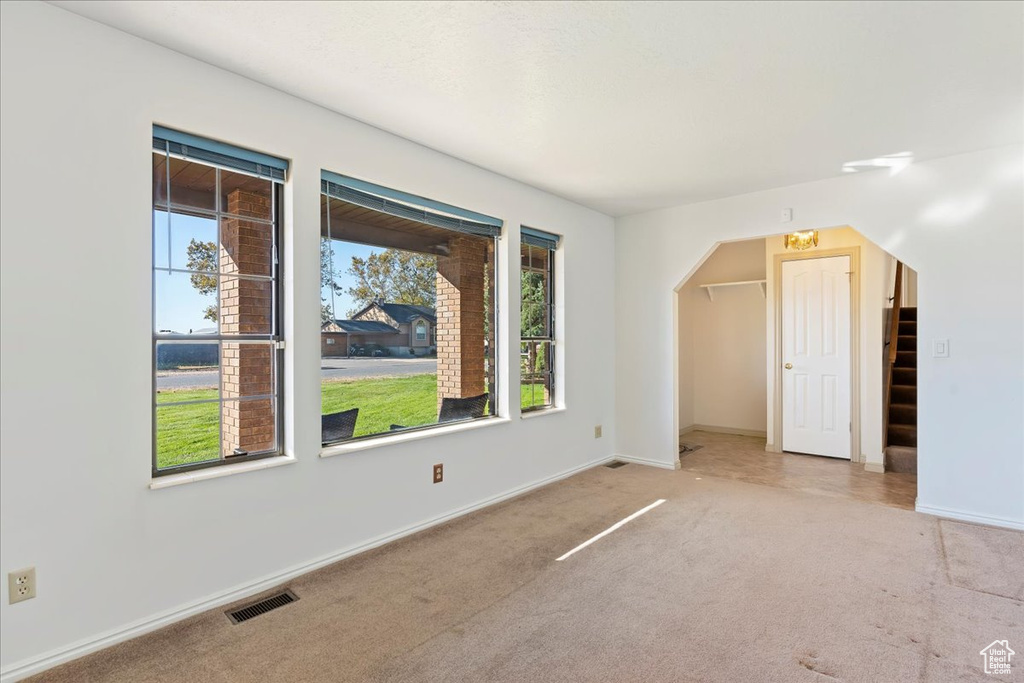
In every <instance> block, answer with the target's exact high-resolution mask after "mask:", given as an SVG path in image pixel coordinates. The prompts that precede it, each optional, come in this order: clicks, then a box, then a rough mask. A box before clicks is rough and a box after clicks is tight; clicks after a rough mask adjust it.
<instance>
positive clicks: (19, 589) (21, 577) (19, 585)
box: [7, 567, 36, 605]
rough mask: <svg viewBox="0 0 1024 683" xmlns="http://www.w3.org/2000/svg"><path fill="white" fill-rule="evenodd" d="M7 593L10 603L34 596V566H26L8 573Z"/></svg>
mask: <svg viewBox="0 0 1024 683" xmlns="http://www.w3.org/2000/svg"><path fill="white" fill-rule="evenodd" d="M7 595H8V602H9V603H10V604H12V605H13V604H14V603H16V602H21V601H22V600H31V599H32V598H34V597H36V568H35V567H28V568H27V569H20V570H18V571H16V572H11V573H10V574H8V575H7Z"/></svg>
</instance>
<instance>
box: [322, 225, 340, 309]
mask: <svg viewBox="0 0 1024 683" xmlns="http://www.w3.org/2000/svg"><path fill="white" fill-rule="evenodd" d="M338 275H339V272H338V271H337V270H335V268H334V256H333V254H332V253H331V240H329V239H326V238H322V239H321V240H320V322H321V323H327V322H331V321H332V320H334V317H335V316H334V303H333V302H334V296H333V295H334V294H341V293H343V292H344V291H345V290H344V289H343V288H342V286H341V285H340V284H338ZM325 289H326V290H328V291H330V293H331V295H332V296H331V301H330V302H328V300H327V296H326V295H325V293H324V290H325Z"/></svg>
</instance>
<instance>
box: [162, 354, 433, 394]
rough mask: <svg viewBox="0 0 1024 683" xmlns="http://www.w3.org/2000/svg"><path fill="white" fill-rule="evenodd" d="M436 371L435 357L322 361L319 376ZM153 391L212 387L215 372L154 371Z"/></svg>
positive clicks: (337, 377) (416, 373)
mask: <svg viewBox="0 0 1024 683" xmlns="http://www.w3.org/2000/svg"><path fill="white" fill-rule="evenodd" d="M435 372H437V359H436V358H429V359H428V358H323V359H321V361H320V376H321V377H322V378H324V379H328V378H330V379H348V378H353V377H395V376H398V375H420V374H424V373H435ZM156 385H157V389H185V388H189V389H200V388H215V387H216V386H217V373H216V372H213V371H209V372H206V371H203V372H163V371H161V372H158V373H157V378H156Z"/></svg>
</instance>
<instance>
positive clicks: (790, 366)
mask: <svg viewBox="0 0 1024 683" xmlns="http://www.w3.org/2000/svg"><path fill="white" fill-rule="evenodd" d="M785 368H786V369H787V370H792V369H793V364H792V363H786V365H785Z"/></svg>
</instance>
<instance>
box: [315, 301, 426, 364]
mask: <svg viewBox="0 0 1024 683" xmlns="http://www.w3.org/2000/svg"><path fill="white" fill-rule="evenodd" d="M436 324H437V317H436V313H435V311H434V309H433V308H431V307H429V306H413V305H410V304H391V303H383V302H374V303H372V304H370V305H369V306H366V307H365V308H363V309H362V310H360V311H359V312H358V313H356V314H355V315H353V316H352V318H351V319H348V320H333V321H327V322H325V323H324V324H323V325H322V326H321V329H320V353H321V355H322V356H347V355H350V350H351V349H353V348H356V349H366V350H367V351H366V352H367V353H371V352H372V350H373V349H376V348H384V349H387V350H388V351H389V352H390V353H391V354H392V355H403V356H407V355H411V354H415V355H418V356H422V355H426V354H427V353H430V352H433V351H434V350H435V348H436V346H435V345H436V340H435V335H434V333H435V326H436Z"/></svg>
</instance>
